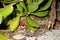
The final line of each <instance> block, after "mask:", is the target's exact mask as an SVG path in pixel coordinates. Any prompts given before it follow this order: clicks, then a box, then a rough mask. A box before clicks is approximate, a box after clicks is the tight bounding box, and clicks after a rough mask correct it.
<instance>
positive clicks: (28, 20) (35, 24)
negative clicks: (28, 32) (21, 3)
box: [26, 17, 39, 27]
mask: <svg viewBox="0 0 60 40" xmlns="http://www.w3.org/2000/svg"><path fill="white" fill-rule="evenodd" d="M26 20H27V22H28V23H29V25H30V26H32V27H39V25H38V24H37V23H36V22H35V21H34V20H32V19H31V18H30V17H27V18H26Z"/></svg>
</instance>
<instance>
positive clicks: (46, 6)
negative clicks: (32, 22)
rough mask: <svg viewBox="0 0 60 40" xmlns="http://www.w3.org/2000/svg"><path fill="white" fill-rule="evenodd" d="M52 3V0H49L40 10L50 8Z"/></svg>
mask: <svg viewBox="0 0 60 40" xmlns="http://www.w3.org/2000/svg"><path fill="white" fill-rule="evenodd" d="M51 3H52V0H48V2H47V3H46V4H45V5H44V6H42V7H41V8H40V9H39V10H38V11H43V10H46V9H48V8H49V7H50V5H51Z"/></svg>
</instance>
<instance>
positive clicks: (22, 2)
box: [20, 1, 27, 12]
mask: <svg viewBox="0 0 60 40" xmlns="http://www.w3.org/2000/svg"><path fill="white" fill-rule="evenodd" d="M20 5H21V6H22V7H23V8H24V9H25V11H26V12H27V9H26V5H25V3H24V1H21V2H20Z"/></svg>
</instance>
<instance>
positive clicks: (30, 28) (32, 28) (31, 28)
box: [26, 17, 37, 32]
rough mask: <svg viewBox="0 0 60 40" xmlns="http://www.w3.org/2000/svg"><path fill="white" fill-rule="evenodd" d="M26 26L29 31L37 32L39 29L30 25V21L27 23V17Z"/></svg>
mask: <svg viewBox="0 0 60 40" xmlns="http://www.w3.org/2000/svg"><path fill="white" fill-rule="evenodd" d="M26 25H27V27H28V29H29V30H31V31H33V32H35V31H36V30H37V28H34V27H33V26H31V25H29V23H28V21H27V17H26Z"/></svg>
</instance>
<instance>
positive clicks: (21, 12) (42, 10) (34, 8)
mask: <svg viewBox="0 0 60 40" xmlns="http://www.w3.org/2000/svg"><path fill="white" fill-rule="evenodd" d="M8 2H9V4H8V5H7V7H6V8H1V9H0V14H1V15H0V18H1V19H0V24H1V23H2V20H4V19H7V20H4V21H5V22H6V25H9V30H10V31H14V30H15V29H16V28H17V27H18V25H19V21H20V17H22V16H24V17H25V21H26V25H27V26H28V28H29V29H30V30H32V31H36V30H37V28H38V27H39V25H38V24H37V23H36V22H35V21H34V20H32V19H31V18H30V15H35V16H37V17H45V16H46V15H48V12H49V9H48V8H49V7H50V5H51V3H52V0H27V1H26V2H24V1H20V2H18V1H17V0H14V2H16V3H15V4H16V5H15V6H16V7H17V8H13V5H12V4H10V2H11V3H12V1H7V0H4V1H3V3H5V4H7V3H8ZM43 3H44V4H43ZM16 9H17V10H16ZM8 10H9V11H8ZM13 10H14V11H13ZM8 16H9V17H8ZM11 16H13V17H11Z"/></svg>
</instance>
